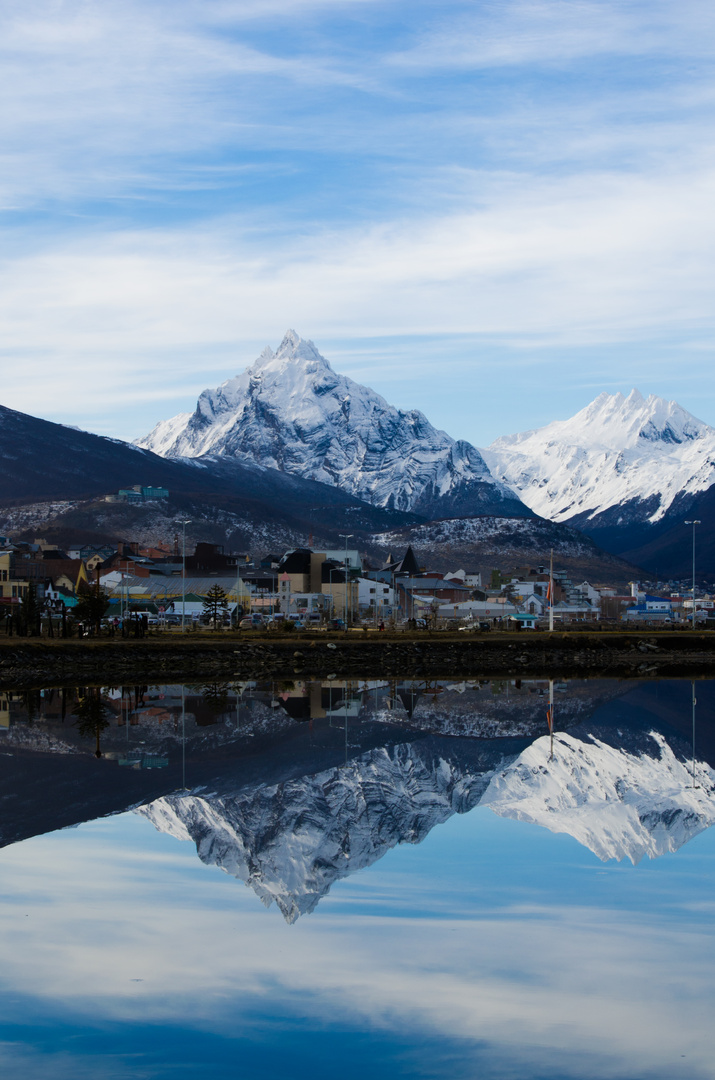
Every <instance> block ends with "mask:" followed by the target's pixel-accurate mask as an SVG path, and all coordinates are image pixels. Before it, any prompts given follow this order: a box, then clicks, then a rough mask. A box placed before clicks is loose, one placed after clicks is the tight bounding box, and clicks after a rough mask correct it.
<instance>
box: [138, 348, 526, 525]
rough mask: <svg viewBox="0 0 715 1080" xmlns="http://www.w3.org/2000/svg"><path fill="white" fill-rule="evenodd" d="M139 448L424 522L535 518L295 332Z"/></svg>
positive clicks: (469, 451) (443, 438)
mask: <svg viewBox="0 0 715 1080" xmlns="http://www.w3.org/2000/svg"><path fill="white" fill-rule="evenodd" d="M137 445H138V446H140V447H143V448H145V449H148V450H151V451H153V452H154V453H156V454H159V455H161V456H163V457H168V458H197V457H198V458H206V456H207V455H208V456H211V457H215V458H221V459H225V458H231V459H234V460H236V461H240V462H246V463H250V464H252V465H259V466H260V467H261V468H265V469H266V470H278V471H280V472H283V473H289V474H291V475H293V476H300V477H302V478H304V479H309V480H316V481H319V482H320V483H322V484H327V485H330V486H333V487H338V488H340V489H341V490H342V491H344V492H349V493H350V494H351V495H352V496H354V497H355V498H358V499H361V500H363V501H364V502H367V503H370V504H372V505H374V506H378V507H384V508H386V509H394V510H401V511H408V512H412V513H416V514H419V515H421V516H422V517H425V518H440V517H442V518H443V517H457V516H460V517H461V516H472V515H476V514H501V515H505V516H517V517H530V516H532V514H531V511H530V510H529V509H528V508H527V507H525V506H524V505H523V503H522V502H521V501H520V500H519V499H518V498H517V497H516V496H515V495H514V493H513V492H512V491H510V490H509V488H508V487H507V486H506V485H504V484H503V483H501V482H498V481H496V480H495V479H494V477H493V476H492V475H491V473H490V471H489V469H488V468H487V466H486V464H485V462H484V460H483V458H482V456H481V454H480V453H479V451H478V450H476V449H475V447H473V446H471V445H470V444H469V443H467V442H464V441H456V440H454V439H452V438H450V436H449V435H447V434H446V433H445V432H443V431H438V430H436V429H435V428H433V427H432V425H431V424H430V423H429V421H428V420H427V419H426V417H425V416H423V414H422V413H421V412H418V411H417V410H411V411H409V412H405V411H403V410H401V409H396V408H394V407H393V406H392V405H390V404H388V402H387V401H385V399H384V398H382V397H380V395H379V394H377V393H375V391H374V390H371V389H369V388H368V387H366V386H361V385H359V384H358V383H355V382H353V381H352V380H351V379H348V378H347V377H346V376H344V375H338V374H336V372H334V371H333V369H332V368H331V366H330V364H329V363H328V361H327V360H326V359H325V358H324V357H323V356H321V355H320V353H319V352H318V350H317V349H316V348H315V346H314V345H313V343H312V342H310V341H304V340H303V339H302V338H300V337H299V336H298V335H297V334H296V333H295V332H294V331H292V330H290V331H288V333H287V334H286V336H285V337H284V339H283V341H282V342H281V344H280V346H279V348H278V350H277V352H275V353H273V352H272V351H271V349H269V348H266V349H264V351H263V352H262V353H261V355H260V356H259V357H258V359H257V360H256V362H255V363H254V364H253V366H252V367H250V368H248V369H247V370H246V371H244V372H243V373H242V374H240V375H237V376H236V377H235V378H233V379H229V380H228V381H227V382H225V383H223V384H222V385H221V386H219V387H218V388H217V389H215V390H205V391H204V392H203V393H202V394H201V396H200V397H199V399H198V402H197V405H196V409H195V411H194V412H193V413H182V414H180V415H179V416H175V417H173V418H172V419H171V420H165V421H162V422H161V423H159V424H157V426H156V427H155V428H154V430H153V431H152V432H151V433H150V434H149V435H147V436H146V437H145V438H143V439H140V440H138V443H137Z"/></svg>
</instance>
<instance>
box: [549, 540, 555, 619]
mask: <svg viewBox="0 0 715 1080" xmlns="http://www.w3.org/2000/svg"><path fill="white" fill-rule="evenodd" d="M553 629H554V549H553V548H552V549H551V562H550V563H549V632H550V633H551V632H553Z"/></svg>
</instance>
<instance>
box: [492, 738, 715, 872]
mask: <svg viewBox="0 0 715 1080" xmlns="http://www.w3.org/2000/svg"><path fill="white" fill-rule="evenodd" d="M650 738H651V739H652V740H653V741H654V750H655V754H654V756H651V755H650V754H646V753H642V754H633V753H629V752H627V751H625V750H623V749H617V748H614V747H612V746H609V745H608V744H607V743H604V742H601V741H600V740H598V739H595V738H593V737H591V740H590V741H582V740H580V739H575V738H573V737H572V736H571V735H566V734H563V733H559V734H557V735H555V736H554V746H553V758H552V757H551V744H550V739H549V737H548V736H542V738H540V739H537V740H536V742H534V743H532V744H531V746H529V747H528V748H527V749H526V750H525V751H524V752H523V753H522V754H520V756H519V757H518V759H517V760H516V761H514V762H513V763H512V764H510V765H508V766H507V767H506V768H505V769H503V770H500V771H499V772H497V774H496V775H495V776H494V777H493V779H492V780H491V783H490V784H489V787H488V789H487V791H486V792H485V794H484V796H483V798H482V799H481V803H480V805H481V806H489V807H491V809H492V810H493V811H494V813H495V814H499V816H500V817H508V818H514V819H516V820H517V821H529V822H531V823H532V824H534V825H541V826H543V827H544V828H545V829H549V830H550V831H551V832H554V833H568V834H570V835H571V836H573V837H574V838H575V839H576V840H578V842H579V843H580V844H583V845H584V847H587V848H589V849H590V850H591V851H592V852H593V853H594V855H596V856H598V858H599V859H602V860H603V861H604V862H605V861H606V860H607V859H618V860H619V861H620V860H623V859H630V861H631V862H632V863H633V864H634V865H635V864H636V863H638V862H640V860H641V859H642V858H643V856H644V855H647V856H648V857H649V858H651V859H654V858H657V857H658V856H659V855H664V854H665V853H666V852H668V851H677V850H678V848H680V847H682V846H683V844H686V843H687V842H688V841H689V840H692V838H693V837H694V836H697V834H698V833H700V832H703V831H704V830H705V829H707V828H709V826H710V825H712V824H713V822H715V803H714V802H713V794H715V772H713V770H712V769H711V768H710V767H709V766H708V765H706V764H704V763H702V762H695V765H694V769H695V776H694V777H693V772H692V769H693V765H692V763H685V762H683V761H679V760H678V759H677V758H676V756H675V754H674V753H673V751H672V750H671V748H670V747H669V746H668V744H667V743H666V741H665V739H664V738H663V736H662V735H660V734H657V733H656V732H651V735H650Z"/></svg>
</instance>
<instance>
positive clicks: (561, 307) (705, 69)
mask: <svg viewBox="0 0 715 1080" xmlns="http://www.w3.org/2000/svg"><path fill="white" fill-rule="evenodd" d="M713 23H714V16H713V13H712V11H711V10H710V8H709V6H708V5H706V4H705V3H703V2H702V0H684V2H683V3H681V4H677V5H676V4H675V3H674V2H673V0H655V2H654V3H649V4H647V3H645V2H644V0H625V2H621V3H615V2H612V0H604V2H599V3H592V2H587V0H583V2H582V0H570V2H566V0H563V2H561V0H557V2H553V3H552V2H549V3H544V2H536V0H535V2H528V0H515V2H511V0H507V2H504V3H493V2H481V3H477V4H472V3H464V2H462V0H448V2H447V3H445V4H444V5H442V6H440V9H439V11H437V9H435V7H434V5H432V4H429V3H416V4H415V3H413V4H408V3H407V2H406V0H392V2H391V3H387V4H378V3H376V0H344V2H340V3H335V2H330V3H327V2H324V0H275V2H272V3H262V4H257V3H255V2H248V0H246V2H244V3H227V2H225V0H216V2H207V3H205V4H201V5H197V4H196V3H194V2H193V0H180V2H178V3H176V4H173V5H172V4H168V3H165V2H164V0H150V2H148V3H138V2H136V0H127V2H126V3H122V4H119V3H116V2H110V3H106V4H102V5H96V4H90V3H87V2H85V0H67V2H65V3H63V4H61V5H57V4H55V3H54V2H52V0H29V2H28V3H27V4H24V5H22V7H15V8H10V7H6V8H5V9H3V11H2V12H0V92H2V94H3V100H4V103H5V108H4V109H3V112H2V117H0V141H1V144H2V147H3V150H2V161H1V164H2V168H1V169H0V177H1V179H0V206H2V207H4V208H5V213H4V215H3V218H2V222H1V223H0V245H1V247H0V249H1V250H2V252H3V262H2V267H1V270H0V274H1V277H2V285H3V294H2V295H3V303H2V307H1V308H0V348H1V349H2V352H3V355H4V356H5V357H7V367H8V369H9V371H8V378H7V379H6V381H5V391H4V403H5V404H9V405H12V406H14V407H17V408H23V409H27V410H28V411H35V412H41V413H45V414H50V415H54V416H58V415H60V414H61V415H63V416H66V415H67V413H68V411H71V410H76V409H78V408H82V409H83V410H84V412H83V414H82V415H77V413H76V412H75V413H74V418H75V420H76V421H77V422H80V423H87V422H88V423H89V424H90V426H91V424H92V420H89V421H88V420H86V419H85V417H93V418H94V422H95V423H96V425H97V426H99V427H101V428H102V429H103V430H107V429H108V426H109V425H110V424H111V421H110V419H109V412H108V411H107V410H106V408H105V407H104V406H103V403H102V391H100V389H99V387H96V389H95V388H94V386H93V385H92V384H93V380H92V379H91V378H89V375H90V373H91V372H93V371H95V370H96V366H97V365H101V367H102V370H103V372H104V373H105V377H106V380H107V391H108V392H109V393H111V394H112V395H113V404H114V406H115V407H116V408H115V411H114V412H113V415H114V416H115V417H117V418H118V417H119V415H120V411H121V410H122V408H123V405H122V403H126V407H127V413H128V412H129V410H130V406H131V405H132V402H133V403H134V409H133V412H132V417H131V419H129V423H131V424H133V423H134V422H135V420H136V422H137V423H139V424H141V426H140V427H139V429H138V430H136V429H135V430H134V431H133V433H134V434H139V433H141V431H142V429H143V427H144V426H146V424H148V425H149V426H151V424H152V423H153V422H154V421H155V420H156V419H157V418H158V416H157V411H156V410H154V411H153V414H152V415H151V416H149V415H148V412H149V410H150V408H153V407H152V406H151V402H153V401H154V400H156V398H155V395H156V394H158V393H159V392H160V390H161V387H162V386H168V387H169V392H170V393H171V394H173V395H176V394H177V392H181V391H183V390H185V391H186V393H187V395H188V394H193V393H194V392H195V391H198V390H199V389H202V388H203V387H202V386H201V385H197V383H198V380H199V378H201V379H202V381H203V382H207V381H211V380H212V379H214V373H215V381H220V380H221V379H222V378H224V377H226V376H227V375H229V374H231V373H233V371H234V370H235V369H236V367H238V366H242V365H243V363H244V362H249V361H250V360H251V359H252V358H253V354H254V349H256V348H257V347H259V346H260V345H262V344H263V343H265V342H274V343H275V341H276V340H278V339H279V337H280V335H281V334H282V333H283V331H284V330H285V328H286V326H289V325H292V326H295V327H296V329H298V330H299V331H301V332H302V333H304V334H305V335H307V336H310V337H313V338H314V339H315V340H316V341H317V343H318V344H319V345H320V344H321V343H322V342H323V341H325V340H334V341H335V340H340V341H341V342H342V343H343V346H344V347H345V346H346V345H347V346H349V342H350V341H352V343H353V348H354V352H355V357H356V361H355V365H354V366H355V369H356V370H357V368H358V366H359V365H358V361H357V357H358V356H359V353H360V349H361V342H363V341H365V340H367V339H373V340H374V339H375V338H376V337H380V338H383V339H386V338H392V339H394V338H397V337H402V338H410V337H411V338H412V339H413V340H415V341H417V340H418V339H419V340H420V341H421V342H422V344H421V346H420V348H421V349H422V355H424V356H425V357H427V356H428V355H429V354H428V345H427V342H428V339H430V337H431V338H432V340H435V339H436V338H437V337H440V338H441V340H442V341H443V342H447V341H448V340H455V338H457V337H460V338H462V339H465V338H466V337H469V336H471V337H472V338H473V340H474V342H475V343H476V347H478V346H479V343H484V342H489V343H490V347H491V348H494V347H496V344H495V343H497V342H500V343H501V344H500V347H501V349H502V359H503V362H504V363H507V364H515V365H523V363H524V361H523V355H524V353H525V352H528V351H529V350H531V356H532V358H533V361H534V363H538V364H540V365H543V363H544V352H543V349H544V347H545V346H546V345H547V344H549V343H550V344H551V345H552V346H553V347H554V348H563V347H569V348H571V349H573V350H581V349H588V348H593V347H594V346H596V345H601V346H603V349H604V350H606V349H610V348H611V347H612V346H613V345H614V343H616V344H619V345H623V346H624V347H625V346H627V345H628V344H629V343H631V342H634V341H636V340H639V341H640V342H648V341H658V340H659V339H662V338H663V335H667V336H668V337H669V340H671V341H672V340H675V339H677V336H678V334H680V336H681V339H682V340H683V342H686V341H687V339H688V338H689V337H691V336H693V334H695V333H698V334H699V336H700V339H701V340H702V341H703V342H704V343H705V349H704V353H703V360H702V363H703V364H707V355H706V354H707V349H708V342H709V340H710V339H711V337H712V336H713V331H714V330H715V327H713V323H712V315H711V310H710V300H709V296H708V285H707V282H708V280H709V279H711V278H712V273H713V269H714V268H713V256H712V250H713V245H712V226H711V222H712V215H711V212H710V206H709V203H710V195H709V192H710V186H711V183H712V174H713V170H714V168H715V163H714V162H713V156H712V153H711V151H710V150H709V147H710V143H711V140H710V137H709V132H710V129H711V124H712V109H713V103H714V102H715V80H714V79H713V76H712V71H711V69H710V67H709V65H708V63H707V62H705V61H706V58H707V54H708V50H709V49H710V48H711V43H712V33H713ZM349 351H350V350H349V347H348V348H347V352H349ZM473 352H474V350H473V349H472V350H471V353H470V350H469V349H468V350H466V351H464V350H463V351H462V352H461V353H460V354H459V355H456V354H455V356H454V365H455V370H457V369H459V370H461V371H462V373H463V377H465V378H466V377H467V376H466V375H464V363H465V358H466V357H468V356H469V355H470V354H472V353H473ZM584 355H585V354H584ZM604 355H605V352H604ZM691 355H694V354H692V352H691ZM19 359H21V360H22V364H21V365H19V364H17V361H18V360H19ZM693 362H694V363H695V362H696V361H693ZM604 363H605V361H604ZM619 363H622V358H621V360H620V361H619ZM224 365H225V366H224ZM440 370H446V369H445V368H443V367H441V368H440ZM473 370H474V387H476V386H477V385H483V384H482V383H481V382H480V379H481V376H482V375H484V374H487V375H488V371H486V372H485V371H484V370H482V369H478V365H473ZM703 370H704V369H703ZM59 371H62V372H63V374H64V373H65V372H67V371H71V372H72V373H73V375H74V376H75V378H77V379H80V380H82V381H83V382H84V381H85V380H86V381H87V383H88V385H89V389H88V390H87V393H86V395H84V397H83V400H82V405H81V406H80V405H78V402H77V396H76V395H74V394H68V393H67V392H66V391H65V392H63V390H62V386H63V385H64V386H65V387H66V386H67V385H68V381H67V380H66V378H65V379H64V380H63V378H61V377H59V376H58V375H57V374H56V373H57V372H59ZM199 371H200V372H202V373H203V374H202V375H199V374H197V372H199ZM348 371H349V372H350V367H349V368H348ZM554 373H555V369H554ZM416 374H417V369H416V367H415V366H414V365H409V364H407V363H406V364H405V367H404V372H403V375H404V379H405V380H414V379H415V377H416ZM553 381H555V382H558V383H559V385H562V380H561V379H560V378H555V379H554V380H553ZM169 384H170V385H169ZM95 386H96V381H95ZM379 388H380V387H379V386H378V389H379ZM167 396H168V395H167ZM669 396H673V397H677V388H676V386H673V388H672V389H671V391H670V392H669ZM105 400H106V398H105ZM534 401H535V399H534V398H533V397H531V398H530V401H529V409H532V408H533V407H534ZM583 403H584V402H581V404H583ZM184 404H185V405H186V406H188V405H189V404H190V401H189V400H186V401H185V402H184ZM445 404H446V403H445ZM450 407H451V408H452V409H456V412H457V413H458V412H459V408H460V406H454V405H452V406H450ZM137 409H139V411H141V410H144V414H146V422H145V421H144V420H143V419H140V418H139V417H138V413H137ZM160 412H161V410H159V414H160ZM711 419H715V417H712V418H711ZM456 420H457V423H458V424H459V417H458V416H456ZM513 420H514V417H512V421H511V422H513ZM127 430H128V429H127V418H126V417H125V419H124V420H123V421H122V422H121V423H120V425H119V426H118V428H117V432H118V433H119V432H126V431H127ZM472 437H475V436H472Z"/></svg>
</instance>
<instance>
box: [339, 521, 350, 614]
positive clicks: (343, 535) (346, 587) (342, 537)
mask: <svg viewBox="0 0 715 1080" xmlns="http://www.w3.org/2000/svg"><path fill="white" fill-rule="evenodd" d="M338 536H340V538H341V539H342V540H344V541H345V629H346V630H347V628H348V540H351V539H352V537H353V533H338Z"/></svg>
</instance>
